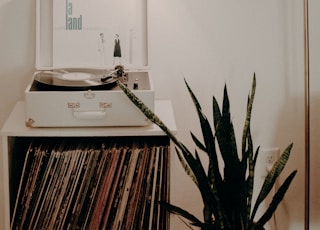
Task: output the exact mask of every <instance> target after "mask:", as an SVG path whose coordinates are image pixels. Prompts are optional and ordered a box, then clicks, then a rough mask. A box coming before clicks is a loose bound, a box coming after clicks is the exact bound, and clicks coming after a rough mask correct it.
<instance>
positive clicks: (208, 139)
mask: <svg viewBox="0 0 320 230" xmlns="http://www.w3.org/2000/svg"><path fill="white" fill-rule="evenodd" d="M184 81H185V84H186V86H187V89H188V91H189V94H190V96H191V98H192V101H193V103H194V105H195V107H196V110H197V113H198V117H199V120H200V125H201V130H202V135H203V140H204V143H205V146H206V152H207V153H208V155H209V160H210V161H212V162H211V163H212V164H213V169H214V172H213V173H214V177H215V182H216V183H217V184H216V185H215V186H216V187H217V189H218V190H219V189H220V187H221V183H222V177H221V174H220V171H219V164H218V158H217V154H216V149H215V143H214V136H213V132H212V129H211V127H210V124H209V121H208V120H207V118H206V116H205V115H204V114H203V112H202V109H201V106H200V103H199V101H198V99H197V98H196V96H195V94H194V93H193V91H192V90H191V88H190V87H189V85H188V83H187V81H186V79H185V80H184ZM220 192H221V191H220Z"/></svg>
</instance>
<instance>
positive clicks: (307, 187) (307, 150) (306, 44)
mask: <svg viewBox="0 0 320 230" xmlns="http://www.w3.org/2000/svg"><path fill="white" fill-rule="evenodd" d="M308 5H309V4H308V0H304V70H305V72H304V85H305V86H304V87H305V92H304V94H305V95H304V97H305V101H304V106H305V200H304V229H305V230H309V219H310V213H309V211H310V87H309V84H310V83H309V20H308V19H309V12H308Z"/></svg>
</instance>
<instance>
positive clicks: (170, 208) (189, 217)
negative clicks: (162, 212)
mask: <svg viewBox="0 0 320 230" xmlns="http://www.w3.org/2000/svg"><path fill="white" fill-rule="evenodd" d="M158 203H159V204H160V206H161V207H163V208H165V209H166V210H168V211H169V212H170V213H174V214H178V215H180V216H182V217H184V218H186V219H187V220H189V221H190V222H191V224H192V225H194V226H197V227H204V223H203V222H201V221H200V220H199V219H198V218H197V217H196V216H194V215H192V214H191V213H189V212H188V211H186V210H184V209H182V208H180V207H177V206H175V205H172V204H170V203H167V202H164V201H159V202H158Z"/></svg>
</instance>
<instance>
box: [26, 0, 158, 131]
mask: <svg viewBox="0 0 320 230" xmlns="http://www.w3.org/2000/svg"><path fill="white" fill-rule="evenodd" d="M130 2H132V4H131V3H130V4H128V5H127V6H123V4H122V6H121V11H120V12H121V15H120V14H119V10H120V8H119V7H120V5H119V1H117V0H110V1H103V0H92V1H90V4H89V5H88V1H86V0H77V1H75V0H37V20H36V22H37V34H36V45H37V50H36V68H37V70H38V71H37V72H36V73H34V75H33V77H32V81H31V83H30V84H29V85H28V87H27V88H26V90H25V101H26V125H27V126H29V127H84V126H143V125H147V124H149V122H148V120H147V118H146V117H145V116H144V115H143V114H142V113H141V112H140V111H139V110H138V109H137V108H136V107H135V106H134V105H133V104H132V103H131V101H130V100H129V99H128V98H127V97H126V96H125V94H124V93H123V92H122V90H121V89H120V88H118V87H117V84H116V82H117V81H122V82H124V83H125V84H126V85H127V86H128V87H129V88H130V89H132V90H133V92H134V93H135V94H136V95H137V96H138V97H139V98H141V100H142V101H143V102H144V103H145V104H146V105H147V106H148V107H149V108H150V109H152V110H153V109H154V89H153V84H152V79H151V76H150V73H149V71H148V69H147V65H148V62H147V23H146V20H147V12H146V9H147V7H146V6H144V4H146V3H145V1H140V0H132V1H130ZM137 4H140V7H137ZM118 8H119V9H118ZM127 8H128V9H127ZM124 16H125V17H124ZM80 19H81V20H80ZM110 19H112V21H110ZM106 22H108V23H106ZM120 41H121V48H120Z"/></svg>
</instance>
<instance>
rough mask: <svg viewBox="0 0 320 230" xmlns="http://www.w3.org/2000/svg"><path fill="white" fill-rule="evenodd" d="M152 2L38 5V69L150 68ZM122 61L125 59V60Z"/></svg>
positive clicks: (45, 0)
mask: <svg viewBox="0 0 320 230" xmlns="http://www.w3.org/2000/svg"><path fill="white" fill-rule="evenodd" d="M146 4H147V1H143V0H130V1H126V4H123V2H122V1H119V0H108V1H105V0H91V1H87V0H76V1H75V0H54V1H53V0H37V11H36V12H37V17H36V31H37V33H36V68H37V69H38V70H46V69H55V68H103V69H105V68H107V69H109V68H110V69H112V68H113V67H114V65H118V64H121V65H124V66H125V67H126V68H129V69H130V68H132V69H133V68H138V69H140V68H142V69H145V68H146V67H147V66H148V60H147V59H148V49H147V18H148V17H147V6H146ZM119 56H120V57H119Z"/></svg>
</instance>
